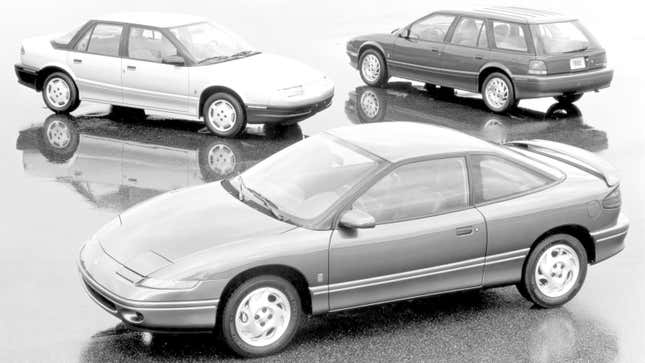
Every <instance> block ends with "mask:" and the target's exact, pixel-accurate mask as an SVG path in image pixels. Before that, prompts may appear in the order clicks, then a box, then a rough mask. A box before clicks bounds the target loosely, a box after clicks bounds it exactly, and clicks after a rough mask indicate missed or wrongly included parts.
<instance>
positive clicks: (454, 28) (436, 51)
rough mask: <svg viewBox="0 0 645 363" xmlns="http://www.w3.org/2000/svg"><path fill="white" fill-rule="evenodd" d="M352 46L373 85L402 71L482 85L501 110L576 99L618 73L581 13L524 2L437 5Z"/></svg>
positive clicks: (431, 81) (450, 85) (429, 79)
mask: <svg viewBox="0 0 645 363" xmlns="http://www.w3.org/2000/svg"><path fill="white" fill-rule="evenodd" d="M347 53H348V55H349V57H350V61H351V64H352V65H353V66H354V67H356V68H358V70H359V71H360V74H361V78H362V79H363V81H364V82H365V83H367V84H368V85H370V86H384V85H385V84H387V81H388V78H389V77H391V76H394V77H401V78H406V79H411V80H417V81H422V82H425V83H426V87H427V88H428V90H432V91H435V90H436V88H437V86H440V87H441V88H439V89H438V90H437V91H438V92H448V93H449V94H452V93H453V92H454V89H455V88H456V89H461V90H466V91H470V92H478V93H481V94H482V97H483V99H484V102H485V103H486V106H488V108H489V109H491V110H492V111H495V112H504V111H506V110H508V109H509V108H511V107H513V106H515V105H517V103H518V101H519V100H521V99H525V98H538V97H555V98H556V99H557V100H558V101H560V102H575V101H577V100H578V99H580V97H582V94H583V93H584V92H589V91H597V90H599V89H601V88H606V87H609V85H610V83H611V80H612V77H613V71H612V70H611V69H609V68H607V57H606V54H605V50H604V49H603V48H602V47H601V46H600V44H598V41H596V39H595V38H594V37H593V36H592V35H591V33H589V31H587V29H585V28H584V27H583V26H582V24H580V22H579V21H578V20H576V19H575V18H570V17H565V16H563V15H560V14H557V13H554V12H550V11H539V10H531V9H523V8H516V7H496V8H487V9H482V10H476V11H439V12H435V13H432V14H430V15H427V16H424V17H423V18H421V19H419V20H416V21H415V22H413V23H412V24H410V25H407V26H405V27H403V28H401V29H397V30H395V31H393V32H392V33H391V34H371V35H364V36H359V37H356V38H353V39H351V40H350V41H349V42H348V43H347Z"/></svg>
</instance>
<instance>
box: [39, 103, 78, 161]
mask: <svg viewBox="0 0 645 363" xmlns="http://www.w3.org/2000/svg"><path fill="white" fill-rule="evenodd" d="M79 140H80V136H79V132H78V125H77V124H76V120H74V119H73V118H72V117H70V116H69V115H62V114H53V115H50V116H49V117H47V118H46V119H45V122H44V123H43V127H42V133H41V137H40V139H39V148H40V153H41V154H42V155H43V156H44V157H45V158H46V159H47V160H49V161H50V162H52V163H65V162H67V161H68V160H69V159H71V158H72V156H74V154H75V153H76V150H77V149H78V144H79Z"/></svg>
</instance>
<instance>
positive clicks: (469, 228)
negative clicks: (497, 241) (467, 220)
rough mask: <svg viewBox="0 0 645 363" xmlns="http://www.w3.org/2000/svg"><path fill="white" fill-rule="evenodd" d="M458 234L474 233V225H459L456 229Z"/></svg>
mask: <svg viewBox="0 0 645 363" xmlns="http://www.w3.org/2000/svg"><path fill="white" fill-rule="evenodd" d="M455 232H456V233H457V236H467V235H469V234H472V233H473V226H467V227H459V228H457V229H456V230H455Z"/></svg>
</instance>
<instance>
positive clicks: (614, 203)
mask: <svg viewBox="0 0 645 363" xmlns="http://www.w3.org/2000/svg"><path fill="white" fill-rule="evenodd" d="M621 203H622V202H621V198H620V188H618V187H616V189H614V190H613V191H612V192H611V193H609V195H607V196H606V197H605V199H603V200H602V206H603V208H607V209H611V208H618V207H620V205H621Z"/></svg>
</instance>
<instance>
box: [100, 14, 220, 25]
mask: <svg viewBox="0 0 645 363" xmlns="http://www.w3.org/2000/svg"><path fill="white" fill-rule="evenodd" d="M94 20H99V21H114V22H119V23H129V24H140V25H148V26H153V27H157V28H172V27H176V26H182V25H187V24H194V23H199V22H203V21H207V19H206V18H204V17H201V16H194V15H187V14H175V13H153V12H127V13H117V14H109V15H105V16H100V17H95V18H94Z"/></svg>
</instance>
